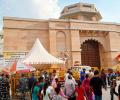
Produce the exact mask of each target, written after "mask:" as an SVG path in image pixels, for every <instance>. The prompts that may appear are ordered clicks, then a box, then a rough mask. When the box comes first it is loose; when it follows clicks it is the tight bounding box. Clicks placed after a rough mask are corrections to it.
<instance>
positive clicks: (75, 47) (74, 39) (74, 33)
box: [71, 30, 81, 65]
mask: <svg viewBox="0 0 120 100" xmlns="http://www.w3.org/2000/svg"><path fill="white" fill-rule="evenodd" d="M71 51H72V64H73V65H74V62H75V61H79V62H80V64H81V50H80V36H79V30H71Z"/></svg>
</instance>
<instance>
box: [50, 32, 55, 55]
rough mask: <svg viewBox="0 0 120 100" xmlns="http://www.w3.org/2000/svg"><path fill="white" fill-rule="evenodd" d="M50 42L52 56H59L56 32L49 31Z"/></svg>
mask: <svg viewBox="0 0 120 100" xmlns="http://www.w3.org/2000/svg"><path fill="white" fill-rule="evenodd" d="M49 41H50V54H52V55H54V56H57V50H56V31H55V30H49Z"/></svg>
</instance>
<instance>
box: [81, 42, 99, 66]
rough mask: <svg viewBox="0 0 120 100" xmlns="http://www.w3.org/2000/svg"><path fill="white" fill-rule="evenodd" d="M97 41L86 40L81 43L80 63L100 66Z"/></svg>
mask: <svg viewBox="0 0 120 100" xmlns="http://www.w3.org/2000/svg"><path fill="white" fill-rule="evenodd" d="M99 45H100V44H99V42H97V41H95V40H87V41H85V42H84V43H83V44H82V45H81V50H82V51H81V62H82V65H88V66H91V67H98V68H100V66H101V65H100V52H99Z"/></svg>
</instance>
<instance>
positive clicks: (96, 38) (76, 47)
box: [4, 8, 120, 67]
mask: <svg viewBox="0 0 120 100" xmlns="http://www.w3.org/2000/svg"><path fill="white" fill-rule="evenodd" d="M94 9H95V8H94ZM96 13H97V12H95V14H93V15H95V16H96ZM80 14H81V13H80ZM88 14H89V13H88ZM77 15H78V14H77ZM98 15H99V14H97V18H96V20H90V21H84V20H80V19H68V18H64V19H49V20H39V19H24V18H14V17H4V55H6V54H7V53H13V54H14V53H16V52H24V53H25V54H26V52H29V50H30V49H31V47H32V45H33V44H34V41H35V39H36V38H39V39H40V41H41V42H42V44H43V46H44V47H45V48H46V50H47V51H48V52H50V53H51V54H52V55H54V56H56V57H60V58H63V59H65V60H66V62H67V66H69V67H70V66H73V65H74V63H75V62H76V61H79V62H80V64H84V63H82V61H83V60H84V61H85V63H87V60H89V59H88V58H84V57H81V53H82V49H81V46H82V45H83V44H85V43H88V44H89V43H91V42H89V41H93V42H95V43H96V44H98V46H99V47H98V49H99V50H98V51H99V52H98V54H99V61H100V64H99V65H100V66H101V67H110V66H112V65H115V64H116V63H117V61H116V60H115V57H116V56H117V55H118V54H120V24H116V23H105V22H99V21H98V19H100V18H101V16H98ZM67 16H68V15H67ZM95 16H92V17H95ZM76 18H77V17H76ZM88 46H89V45H88ZM91 47H92V45H91ZM86 50H87V49H86ZM91 50H94V49H91ZM88 52H89V51H88ZM91 52H92V53H93V51H91ZM61 53H62V55H61ZM86 55H87V54H86ZM90 55H92V54H90V53H89V56H90ZM90 57H92V56H90ZM94 57H95V56H94ZM5 58H6V56H5ZM90 61H92V60H90ZM88 62H89V61H88ZM93 66H94V64H93Z"/></svg>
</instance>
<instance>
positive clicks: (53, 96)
mask: <svg viewBox="0 0 120 100" xmlns="http://www.w3.org/2000/svg"><path fill="white" fill-rule="evenodd" d="M107 79H108V81H107ZM64 81H65V82H63V83H61V82H60V81H59V78H58V76H57V74H56V71H55V70H54V71H53V73H50V74H48V73H47V72H43V73H42V74H41V75H40V76H39V78H36V77H35V75H34V73H32V75H31V76H30V77H29V78H28V77H25V75H24V74H22V75H21V77H20V78H19V84H18V90H19V92H20V93H21V100H26V99H27V95H26V93H28V92H29V93H30V97H31V100H102V88H104V89H105V90H107V86H108V85H109V86H110V95H111V100H114V94H115V95H116V96H118V99H119V100H120V85H119V86H118V91H117V92H116V91H115V88H116V74H115V73H113V72H112V73H109V74H106V73H105V72H104V70H102V71H98V70H95V71H93V70H90V71H89V72H87V73H86V70H85V69H83V70H82V71H81V72H80V80H75V78H74V77H73V75H72V71H71V70H70V69H69V70H68V71H67V72H66V74H65V78H64ZM9 84H10V82H9V77H8V76H7V75H6V76H5V75H4V74H2V75H1V76H0V100H9V99H10V93H9V92H8V91H9V89H10V85H9ZM28 100H30V98H29V99H28Z"/></svg>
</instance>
